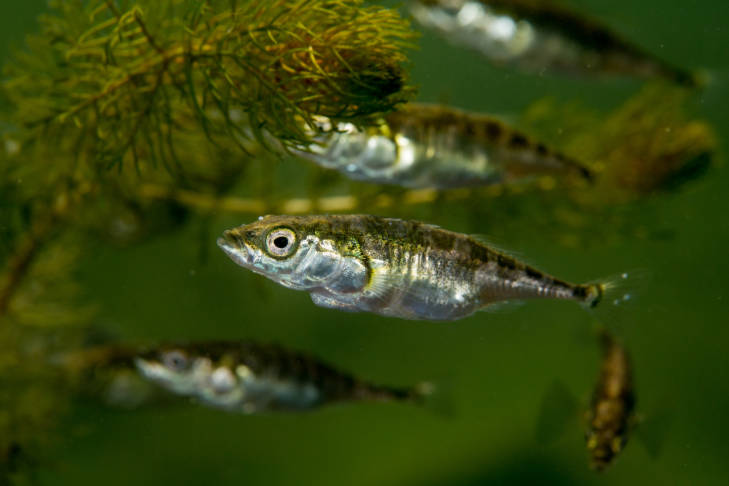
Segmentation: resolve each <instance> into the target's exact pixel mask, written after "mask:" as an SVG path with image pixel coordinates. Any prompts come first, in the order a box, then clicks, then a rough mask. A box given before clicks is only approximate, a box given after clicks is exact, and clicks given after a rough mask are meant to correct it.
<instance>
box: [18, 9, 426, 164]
mask: <svg viewBox="0 0 729 486" xmlns="http://www.w3.org/2000/svg"><path fill="white" fill-rule="evenodd" d="M53 6H54V8H55V9H56V10H55V13H54V14H50V15H46V16H44V17H43V18H42V20H41V25H42V32H41V34H39V35H36V36H33V37H31V38H30V39H29V40H28V43H29V46H30V51H29V52H27V53H25V54H23V55H19V56H17V58H16V61H15V62H14V63H11V64H10V66H9V68H8V70H7V74H8V75H9V77H10V79H9V80H8V81H7V82H6V83H5V86H4V90H5V96H6V98H7V99H8V100H9V102H10V103H11V104H12V106H13V107H14V108H15V111H14V113H13V117H12V121H13V123H14V124H16V125H18V126H20V127H22V129H24V130H23V134H24V135H25V139H26V140H32V139H33V138H34V137H37V136H39V135H41V134H42V135H43V136H44V137H48V136H53V137H63V138H64V139H66V138H68V139H71V140H74V142H75V145H76V147H77V149H78V150H92V151H93V152H94V154H95V155H96V156H95V158H94V163H95V164H101V165H102V166H104V167H105V166H108V165H122V164H123V163H125V162H126V161H130V162H133V163H134V164H136V165H140V164H144V163H146V164H147V165H149V164H154V163H155V162H156V161H160V162H162V163H165V164H167V165H168V167H169V168H174V167H175V165H174V164H181V163H183V161H181V160H180V157H181V155H180V154H181V152H180V149H179V148H178V147H176V144H175V143H174V136H175V134H176V133H179V132H181V133H185V132H186V131H187V130H189V129H190V128H193V129H194V130H196V131H200V130H202V131H204V133H206V134H207V136H208V138H209V139H210V141H211V142H215V141H216V140H217V139H218V137H224V138H228V139H232V140H238V141H243V140H248V139H253V138H255V139H256V140H257V141H258V142H264V143H265V141H266V136H265V134H266V133H270V134H271V135H272V136H273V138H274V139H275V140H277V141H278V142H281V143H283V144H284V145H287V144H290V143H304V142H307V141H308V139H309V138H308V136H307V134H306V132H305V124H306V122H310V121H311V117H312V116H313V115H324V116H329V117H333V118H335V119H358V118H361V117H364V116H367V115H371V114H373V113H379V112H382V111H387V110H390V109H392V108H393V107H394V106H395V105H396V104H397V103H400V102H403V101H405V100H407V99H408V97H409V96H410V94H411V93H412V88H410V87H408V86H406V76H405V72H404V70H403V63H404V62H405V60H406V58H405V54H404V52H403V49H404V48H405V47H407V46H408V45H409V44H410V41H411V40H412V38H413V34H412V33H411V31H410V30H409V26H408V24H407V22H406V21H404V20H403V19H402V18H400V17H399V16H398V14H397V13H396V12H394V11H393V10H390V9H385V8H382V7H364V6H363V5H362V2H361V1H360V0H347V1H325V0H288V1H286V0H277V1H272V2H257V1H238V2H236V1H232V2H229V1H225V2H224V1H204V2H200V1H192V0H170V1H164V2H158V1H152V0H139V1H125V0H122V1H101V0H90V1H82V0H75V1H70V2H66V1H62V2H61V1H59V2H53ZM182 118H191V119H188V120H185V121H181V119H182Z"/></svg>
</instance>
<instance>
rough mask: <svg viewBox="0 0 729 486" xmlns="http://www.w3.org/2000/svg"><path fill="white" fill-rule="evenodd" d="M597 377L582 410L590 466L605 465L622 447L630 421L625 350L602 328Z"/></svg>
mask: <svg viewBox="0 0 729 486" xmlns="http://www.w3.org/2000/svg"><path fill="white" fill-rule="evenodd" d="M600 341H601V345H602V349H603V357H602V365H601V368H600V378H599V379H598V382H597V385H596V386H595V390H594V392H593V396H592V404H591V406H590V409H589V410H588V411H587V413H586V418H587V424H588V430H587V434H586V439H587V450H588V451H589V452H590V466H591V467H592V468H593V469H595V470H598V471H602V470H604V469H605V468H607V467H608V466H609V465H610V464H611V463H612V461H613V460H614V459H615V457H616V456H617V455H618V454H619V453H620V452H621V451H622V450H623V448H624V447H625V444H626V443H627V441H628V433H629V432H630V428H631V426H632V425H633V421H634V409H635V402H636V399H635V392H634V390H633V377H632V369H631V364H630V358H629V357H628V352H627V351H626V350H625V348H623V347H622V346H621V345H620V343H618V342H617V341H616V340H615V338H613V337H612V336H611V335H610V334H609V333H608V332H607V331H602V333H601V334H600Z"/></svg>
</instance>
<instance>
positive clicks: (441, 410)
mask: <svg viewBox="0 0 729 486" xmlns="http://www.w3.org/2000/svg"><path fill="white" fill-rule="evenodd" d="M449 390H450V387H449V386H447V385H444V384H442V383H441V384H440V385H435V384H434V383H432V382H429V381H424V382H422V383H419V384H417V385H416V386H415V387H413V388H412V390H411V397H412V400H413V402H414V403H417V404H418V405H421V406H422V407H424V408H426V409H428V410H431V411H432V412H434V413H435V414H436V415H439V416H441V417H452V416H453V415H454V407H453V397H452V395H451V393H449Z"/></svg>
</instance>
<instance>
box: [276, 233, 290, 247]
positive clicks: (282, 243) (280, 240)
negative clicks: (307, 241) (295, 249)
mask: <svg viewBox="0 0 729 486" xmlns="http://www.w3.org/2000/svg"><path fill="white" fill-rule="evenodd" d="M273 244H274V245H275V246H276V248H278V249H279V250H283V249H284V248H286V247H287V246H288V245H289V239H288V238H286V237H285V236H277V237H276V238H274V240H273Z"/></svg>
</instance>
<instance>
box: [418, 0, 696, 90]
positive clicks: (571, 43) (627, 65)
mask: <svg viewBox="0 0 729 486" xmlns="http://www.w3.org/2000/svg"><path fill="white" fill-rule="evenodd" d="M410 11H411V12H412V14H413V17H415V19H416V20H417V21H418V22H419V23H420V24H422V25H423V26H425V27H428V28H431V29H433V30H435V31H436V32H438V33H440V34H441V35H442V36H444V37H445V38H446V39H448V40H449V41H451V42H452V43H454V44H458V45H462V46H465V47H468V48H471V49H474V50H476V51H478V52H480V53H481V54H482V55H484V56H485V57H486V58H488V59H489V60H491V61H493V62H496V63H503V64H511V65H513V66H516V67H518V68H521V69H523V70H525V71H530V72H535V73H541V72H543V71H551V72H560V73H566V74H572V75H583V76H599V75H623V76H633V77H638V78H663V79H668V80H670V81H672V82H676V83H678V84H681V85H686V86H692V87H693V86H696V85H697V84H698V83H699V79H698V77H697V76H696V75H694V74H693V73H691V72H688V71H686V70H683V69H680V68H677V67H674V66H672V65H670V64H668V63H667V62H665V61H663V60H661V59H659V58H657V57H656V56H653V55H651V54H649V53H648V52H646V51H645V50H643V49H641V48H639V47H637V46H636V45H634V44H632V43H630V42H628V41H626V40H624V39H622V38H621V37H620V36H618V35H617V34H615V33H614V32H613V31H612V30H611V29H610V28H608V27H607V26H605V25H603V24H601V23H600V22H598V21H596V20H593V19H590V18H589V17H587V16H585V15H582V14H579V13H578V12H575V11H573V10H570V9H568V8H566V7H563V6H561V5H559V4H557V3H556V2H553V1H549V0H413V1H411V2H410Z"/></svg>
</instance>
